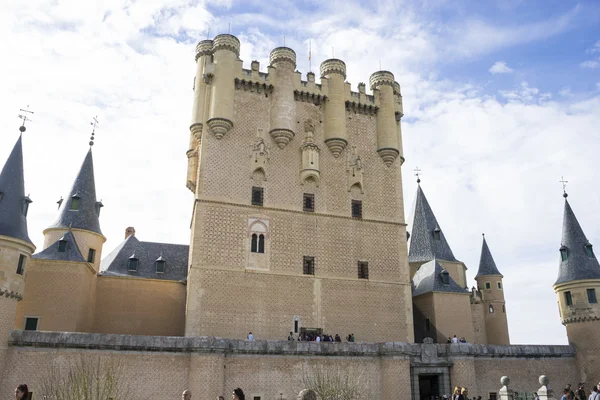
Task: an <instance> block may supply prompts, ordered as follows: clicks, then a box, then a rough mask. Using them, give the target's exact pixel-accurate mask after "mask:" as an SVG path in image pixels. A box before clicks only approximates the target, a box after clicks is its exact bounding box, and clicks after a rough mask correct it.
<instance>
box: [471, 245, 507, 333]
mask: <svg viewBox="0 0 600 400" xmlns="http://www.w3.org/2000/svg"><path fill="white" fill-rule="evenodd" d="M502 278H503V276H502V274H501V273H500V271H498V268H497V267H496V262H495V261H494V258H493V257H492V253H491V252H490V248H489V247H488V244H487V242H486V240H485V236H483V244H482V245H481V258H480V259H479V270H478V271H477V275H475V280H476V281H477V286H478V287H479V290H480V292H481V294H482V299H481V300H482V303H483V306H484V307H483V313H484V321H485V332H486V336H487V344H510V338H509V336H508V321H507V319H506V304H505V302H504V283H503V282H502Z"/></svg>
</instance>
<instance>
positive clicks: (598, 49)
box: [586, 40, 600, 54]
mask: <svg viewBox="0 0 600 400" xmlns="http://www.w3.org/2000/svg"><path fill="white" fill-rule="evenodd" d="M586 53H588V54H595V53H600V40H598V41H597V42H596V43H595V44H594V45H593V46H592V47H590V48H589V49H587V50H586Z"/></svg>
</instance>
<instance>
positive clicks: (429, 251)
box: [408, 185, 458, 262]
mask: <svg viewBox="0 0 600 400" xmlns="http://www.w3.org/2000/svg"><path fill="white" fill-rule="evenodd" d="M411 228H412V231H411V232H410V249H409V251H408V261H409V262H418V261H430V260H433V259H434V258H437V259H440V260H445V261H458V260H457V259H456V258H455V257H454V254H452V250H451V249H450V245H449V244H448V242H447V241H446V237H445V236H444V232H443V231H442V228H441V227H440V225H439V224H438V222H437V219H436V218H435V215H434V214H433V211H432V210H431V207H430V206H429V202H428V201H427V198H426V197H425V194H424V193H423V189H421V185H419V187H418V189H417V197H416V198H415V208H414V214H413V224H412V227H411ZM434 231H439V239H435V237H434Z"/></svg>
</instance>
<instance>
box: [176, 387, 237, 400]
mask: <svg viewBox="0 0 600 400" xmlns="http://www.w3.org/2000/svg"><path fill="white" fill-rule="evenodd" d="M181 399H182V400H192V392H191V391H189V390H184V391H183V393H182V394H181ZM231 399H232V400H246V395H244V392H243V391H242V389H240V388H236V389H233V393H232V394H231ZM217 400H225V397H223V396H217Z"/></svg>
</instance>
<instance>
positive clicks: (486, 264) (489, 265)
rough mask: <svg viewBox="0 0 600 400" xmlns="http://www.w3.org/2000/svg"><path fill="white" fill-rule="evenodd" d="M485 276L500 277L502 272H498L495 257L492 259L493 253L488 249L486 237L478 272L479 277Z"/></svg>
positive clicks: (482, 246)
mask: <svg viewBox="0 0 600 400" xmlns="http://www.w3.org/2000/svg"><path fill="white" fill-rule="evenodd" d="M485 275H500V276H502V274H501V273H500V271H498V267H496V262H495V261H494V257H492V253H491V252H490V248H489V247H488V244H487V242H486V241H485V236H484V237H483V244H482V245H481V258H480V259H479V270H478V271H477V275H475V278H477V277H478V276H485Z"/></svg>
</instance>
